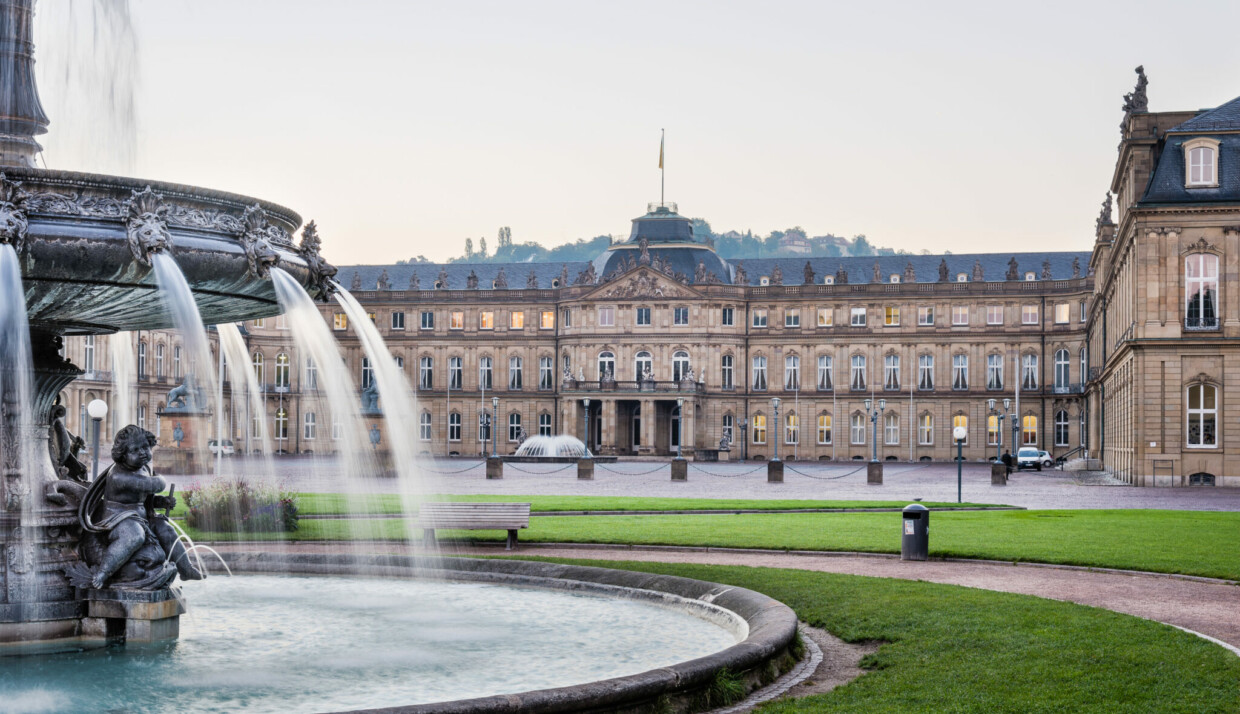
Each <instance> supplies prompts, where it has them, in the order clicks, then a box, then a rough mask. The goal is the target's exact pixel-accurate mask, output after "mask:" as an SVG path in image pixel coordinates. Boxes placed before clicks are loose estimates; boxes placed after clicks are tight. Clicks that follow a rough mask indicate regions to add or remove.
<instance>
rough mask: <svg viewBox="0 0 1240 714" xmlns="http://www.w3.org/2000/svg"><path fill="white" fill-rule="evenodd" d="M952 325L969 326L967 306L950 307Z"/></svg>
mask: <svg viewBox="0 0 1240 714" xmlns="http://www.w3.org/2000/svg"><path fill="white" fill-rule="evenodd" d="M952 324H953V325H967V324H969V307H968V306H967V305H953V306H952Z"/></svg>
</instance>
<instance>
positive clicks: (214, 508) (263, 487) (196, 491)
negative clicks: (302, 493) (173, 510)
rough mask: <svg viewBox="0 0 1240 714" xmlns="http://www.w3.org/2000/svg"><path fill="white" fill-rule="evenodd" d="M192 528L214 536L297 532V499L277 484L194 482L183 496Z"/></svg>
mask: <svg viewBox="0 0 1240 714" xmlns="http://www.w3.org/2000/svg"><path fill="white" fill-rule="evenodd" d="M184 501H185V508H186V510H187V511H188V514H187V515H186V518H185V522H186V524H187V525H189V526H190V527H191V528H196V529H198V530H201V531H211V532H215V533H221V532H223V533H274V532H291V531H295V530H297V518H298V514H297V497H296V495H294V494H293V493H292V492H291V491H287V490H285V489H284V488H283V487H281V486H279V485H276V484H269V483H258V484H251V483H249V482H248V481H246V480H245V479H243V478H237V479H231V480H225V481H215V482H212V483H209V484H206V485H202V484H198V483H197V482H195V483H194V484H192V485H190V487H189V490H188V491H186V492H185V495H184Z"/></svg>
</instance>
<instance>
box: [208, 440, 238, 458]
mask: <svg viewBox="0 0 1240 714" xmlns="http://www.w3.org/2000/svg"><path fill="white" fill-rule="evenodd" d="M207 448H209V449H210V450H211V454H212V455H214V454H219V453H221V452H222V453H223V454H224V456H232V455H233V454H235V453H237V451H236V449H234V448H233V443H232V440H231V439H225V440H224V446H223V448H222V449H221V447H220V442H218V441H216V440H215V439H212V440H210V441H208V442H207Z"/></svg>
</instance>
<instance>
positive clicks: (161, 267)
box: [151, 253, 216, 456]
mask: <svg viewBox="0 0 1240 714" xmlns="http://www.w3.org/2000/svg"><path fill="white" fill-rule="evenodd" d="M151 265H152V266H153V267H154V268H155V280H156V281H157V282H158V283H159V295H160V297H161V298H162V299H163V302H164V307H165V308H167V310H168V312H169V314H171V315H172V324H173V326H174V327H175V328H176V330H177V331H178V332H180V333H181V341H182V343H183V344H184V346H185V352H186V354H187V356H188V357H189V364H188V366H187V368H186V369H185V379H186V382H187V383H188V384H190V385H191V386H193V387H197V388H198V389H199V390H200V392H199V393H200V395H201V398H202V399H203V400H204V401H206V402H207V404H201V405H199V406H201V407H202V408H204V409H205V408H206V407H208V406H209V404H210V402H212V401H214V400H215V396H216V388H215V366H214V365H213V364H211V347H210V345H209V344H208V342H207V328H206V327H205V326H203V324H202V317H201V315H199V313H198V303H196V302H194V295H193V293H191V292H190V290H189V284H188V283H187V282H185V275H184V274H183V273H182V272H181V266H179V265H177V262H176V261H175V260H173V259H172V256H170V255H167V254H166V253H154V254H152V255H151ZM191 391H193V390H191ZM187 403H188V400H187ZM206 435H207V431H206V430H205V429H204V430H201V431H199V432H198V439H197V442H198V443H196V444H194V448H195V449H197V450H198V452H199V456H205V455H207V451H206V448H207V439H206Z"/></svg>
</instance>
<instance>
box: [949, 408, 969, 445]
mask: <svg viewBox="0 0 1240 714" xmlns="http://www.w3.org/2000/svg"><path fill="white" fill-rule="evenodd" d="M958 426H962V427H964V432H965V436H964V444H965V446H968V445H969V417H967V416H965V415H964V414H957V415H956V416H954V417H952V432H953V433H952V439H953V440H955V438H956V436H955V431H956V427H958Z"/></svg>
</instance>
